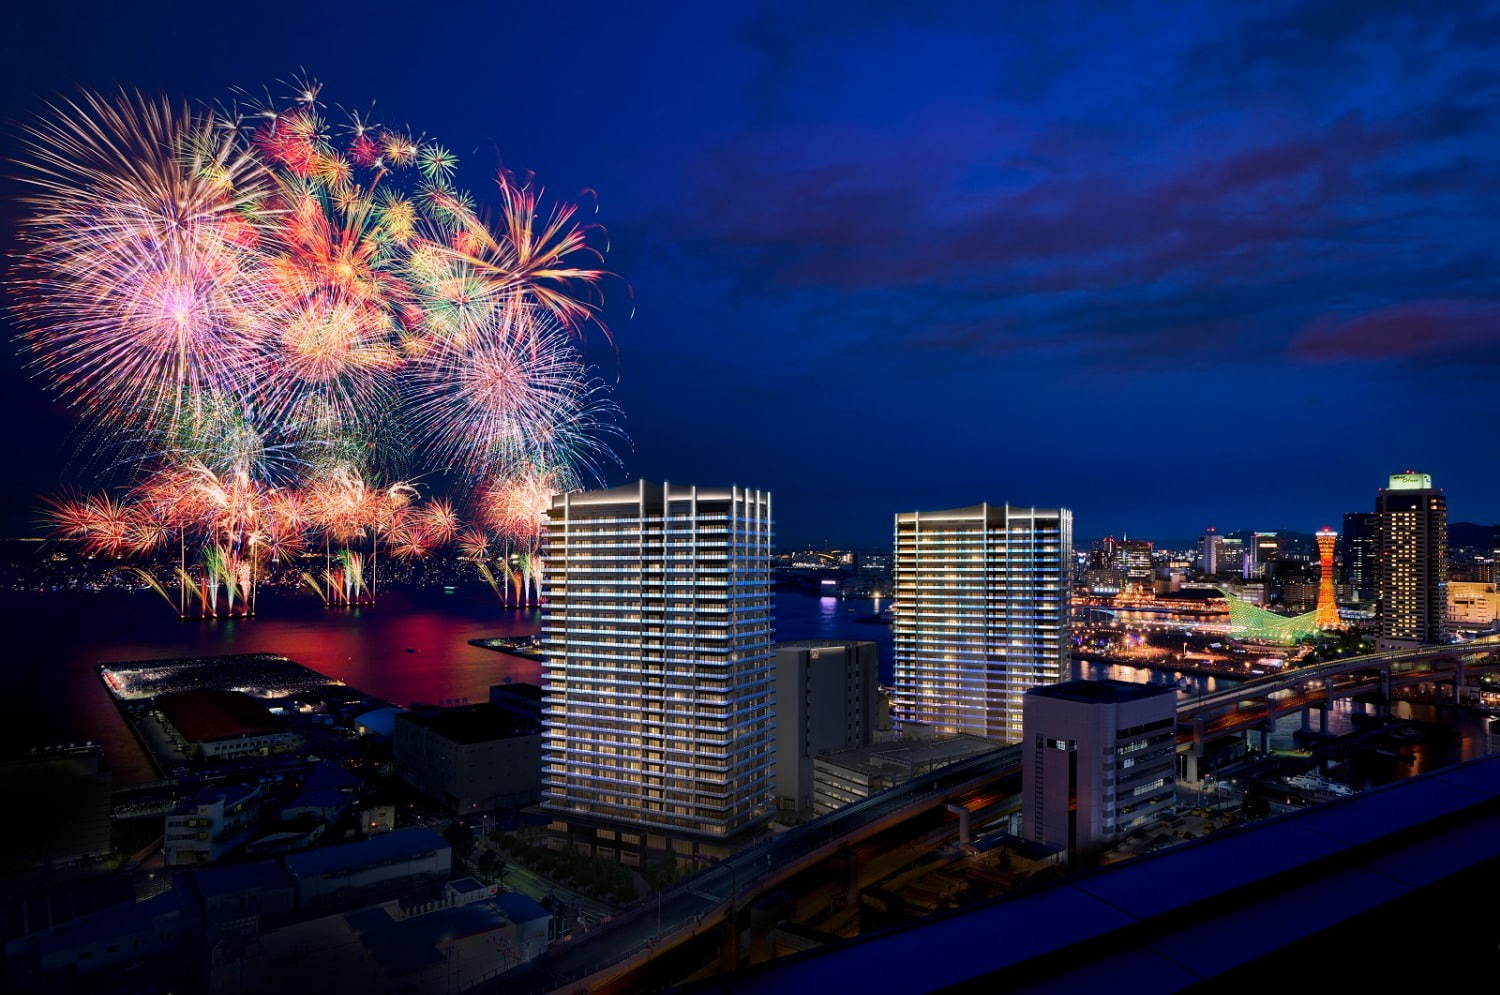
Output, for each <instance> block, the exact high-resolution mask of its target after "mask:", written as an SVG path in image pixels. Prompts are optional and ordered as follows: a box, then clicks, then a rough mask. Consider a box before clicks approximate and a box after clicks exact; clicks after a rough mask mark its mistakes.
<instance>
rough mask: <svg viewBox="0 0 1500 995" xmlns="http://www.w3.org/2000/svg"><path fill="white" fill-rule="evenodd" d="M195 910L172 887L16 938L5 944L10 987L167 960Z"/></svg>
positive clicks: (68, 981) (71, 980)
mask: <svg viewBox="0 0 1500 995" xmlns="http://www.w3.org/2000/svg"><path fill="white" fill-rule="evenodd" d="M192 913H193V910H192V909H191V907H190V906H189V905H187V903H185V902H184V900H183V896H182V894H181V893H180V892H178V891H177V890H176V889H172V890H169V891H165V892H163V893H161V894H159V895H156V896H154V897H152V898H148V899H146V900H145V901H141V902H123V903H121V904H119V905H112V906H110V907H108V908H106V909H101V910H100V911H98V912H95V913H93V914H91V915H86V916H82V917H80V918H78V919H74V920H71V921H69V922H65V923H63V924H61V925H59V926H53V927H52V928H50V929H47V930H43V931H41V932H39V933H34V934H32V935H30V936H27V937H24V938H20V939H16V940H12V941H10V942H9V943H7V944H6V946H5V981H6V984H7V986H8V987H7V990H8V991H24V990H26V989H28V988H30V987H32V986H33V985H37V984H39V983H40V979H41V978H43V977H44V976H46V977H51V978H54V979H59V980H61V981H63V982H65V983H64V984H63V985H61V986H59V987H56V988H52V989H46V990H56V991H71V990H73V989H74V988H75V987H79V986H80V985H81V981H80V979H84V978H94V977H97V976H98V975H101V974H103V973H104V972H106V971H110V970H116V969H120V968H125V967H128V966H131V965H135V964H139V963H142V962H146V961H161V960H164V959H166V958H167V957H168V955H169V954H171V953H172V952H173V951H174V950H176V949H177V947H178V946H179V945H180V944H181V943H182V940H183V938H184V936H185V935H187V933H188V932H189V930H190V929H191V928H192V924H193V914H192ZM105 990H108V989H105Z"/></svg>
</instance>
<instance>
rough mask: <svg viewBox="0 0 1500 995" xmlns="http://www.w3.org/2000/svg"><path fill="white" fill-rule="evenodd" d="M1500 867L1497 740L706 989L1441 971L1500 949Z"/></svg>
mask: <svg viewBox="0 0 1500 995" xmlns="http://www.w3.org/2000/svg"><path fill="white" fill-rule="evenodd" d="M1497 879H1500V756H1492V757H1486V758H1483V759H1480V760H1474V761H1471V762H1469V763H1466V764H1462V765H1459V766H1456V767H1450V768H1446V769H1443V770H1439V771H1436V772H1434V773H1432V774H1427V775H1424V776H1421V777H1416V778H1412V779H1410V780H1404V781H1397V782H1395V783H1393V784H1389V785H1386V786H1384V787H1381V788H1377V789H1374V790H1371V791H1367V792H1364V793H1363V794H1359V795H1355V796H1353V797H1351V798H1347V799H1342V800H1339V801H1335V802H1329V803H1327V804H1324V805H1321V806H1319V807H1317V808H1312V809H1308V810H1306V811H1302V812H1297V813H1294V814H1291V815H1287V816H1282V817H1280V818H1277V819H1272V820H1269V821H1266V822H1261V823H1255V824H1252V825H1249V826H1246V827H1244V828H1243V829H1240V830H1238V831H1233V832H1228V833H1225V834H1221V835H1218V836H1213V837H1209V838H1207V839H1203V840H1200V841H1198V842H1196V843H1190V844H1187V845H1184V846H1181V847H1177V848H1175V849H1171V850H1166V851H1163V852H1161V853H1159V854H1153V855H1150V856H1145V857H1139V858H1136V859H1134V860H1130V861H1126V862H1123V863H1120V864H1116V865H1112V866H1108V867H1104V868H1100V869H1098V870H1096V871H1093V872H1091V873H1088V874H1084V875H1081V876H1079V877H1077V878H1074V879H1072V880H1070V881H1066V882H1063V883H1060V884H1058V885H1057V886H1055V887H1052V888H1048V889H1046V890H1044V891H1041V892H1037V893H1034V894H1030V895H1023V896H1020V897H1016V898H1011V899H1008V900H1000V901H995V902H990V903H985V904H980V905H976V906H971V907H968V908H965V909H958V910H954V911H953V912H951V913H947V914H940V915H937V916H934V917H931V918H929V919H925V920H922V921H920V922H916V923H912V924H909V925H904V926H900V927H896V928H893V929H890V930H887V931H884V932H879V933H874V934H871V935H869V936H866V937H862V938H860V939H857V940H852V941H849V942H847V943H841V944H836V945H832V946H829V947H825V948H821V949H818V950H812V951H808V952H807V953H806V954H800V955H796V956H793V957H789V958H786V959H783V960H780V961H775V962H773V963H770V964H767V965H763V966H761V967H758V968H754V969H751V970H748V971H745V972H742V973H739V974H735V975H729V976H725V977H719V978H714V979H712V980H711V981H708V982H704V983H703V986H702V987H703V989H705V990H711V991H725V992H768V993H769V992H783V991H822V990H835V989H839V988H844V987H848V986H850V985H851V984H855V985H856V986H857V987H858V988H859V990H860V991H861V992H862V993H864V995H871V993H879V992H906V991H930V990H933V989H937V988H945V987H950V986H963V987H973V988H976V989H978V990H984V991H1038V992H1039V991H1047V992H1069V991H1094V990H1099V991H1104V990H1108V991H1109V992H1111V993H1112V995H1130V993H1134V992H1140V993H1147V992H1162V991H1177V990H1180V989H1183V988H1188V987H1191V986H1194V985H1201V984H1204V983H1205V982H1209V981H1210V980H1212V979H1216V978H1219V979H1222V978H1224V977H1225V976H1226V975H1228V974H1229V973H1230V972H1242V971H1243V969H1245V968H1247V967H1251V968H1252V970H1251V972H1250V973H1249V974H1241V973H1236V974H1235V977H1236V978H1239V977H1257V978H1262V979H1265V980H1268V981H1269V980H1270V979H1271V978H1272V977H1281V978H1285V979H1291V978H1295V979H1297V984H1299V985H1302V986H1304V987H1306V985H1305V979H1306V978H1307V977H1309V976H1312V975H1316V976H1318V977H1330V978H1343V979H1345V980H1347V978H1348V977H1351V976H1358V977H1361V978H1368V977H1371V976H1372V975H1373V973H1374V972H1387V973H1388V972H1391V971H1397V972H1399V971H1400V970H1402V968H1403V965H1404V966H1405V967H1407V968H1419V969H1420V970H1421V971H1423V972H1430V971H1431V970H1433V969H1434V964H1435V963H1436V962H1435V961H1434V960H1433V959H1432V958H1438V959H1439V960H1447V961H1449V962H1451V963H1456V964H1457V963H1479V962H1480V961H1481V960H1482V959H1483V958H1488V957H1492V956H1493V953H1494V938H1493V936H1491V935H1489V934H1490V933H1491V932H1492V929H1491V928H1490V925H1489V924H1490V923H1492V917H1486V916H1485V915H1483V913H1482V909H1483V905H1482V904H1481V905H1479V906H1475V905H1473V904H1470V903H1472V902H1473V901H1474V900H1475V899H1479V900H1480V901H1481V902H1483V895H1484V894H1485V893H1486V892H1487V891H1492V886H1493V885H1494V884H1495V883H1496V881H1497ZM1463 894H1468V896H1469V897H1468V899H1467V900H1465V899H1463V898H1462V897H1460V896H1462V895H1463ZM1455 903H1456V904H1455ZM1461 908H1463V909H1464V911H1460V909H1461ZM1471 927H1477V931H1476V928H1471ZM1423 933H1426V934H1429V935H1431V936H1432V937H1433V943H1432V944H1431V945H1425V949H1427V950H1428V951H1430V953H1431V957H1427V955H1426V954H1424V953H1423V950H1424V945H1423V944H1420V943H1413V942H1412V941H1411V939H1410V938H1409V937H1408V935H1407V934H1423ZM1002 938H1003V942H999V941H1000V940H1001V939H1002ZM1392 943H1393V944H1394V947H1392V946H1381V944H1392ZM1479 946H1482V947H1483V949H1478V947H1479ZM1470 948H1473V949H1470ZM1439 951H1441V952H1439ZM1412 958H1415V959H1414V960H1413V959H1412ZM1424 958H1426V959H1424ZM1262 966H1264V967H1265V970H1264V971H1262V970H1260V967H1262ZM1392 976H1393V975H1392Z"/></svg>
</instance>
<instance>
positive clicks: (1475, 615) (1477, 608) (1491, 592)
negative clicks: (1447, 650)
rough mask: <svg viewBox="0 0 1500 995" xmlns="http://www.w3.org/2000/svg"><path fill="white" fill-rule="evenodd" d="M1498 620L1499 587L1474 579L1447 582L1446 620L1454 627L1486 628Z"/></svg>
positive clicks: (1499, 606) (1499, 612)
mask: <svg viewBox="0 0 1500 995" xmlns="http://www.w3.org/2000/svg"><path fill="white" fill-rule="evenodd" d="M1497 620H1500V589H1497V587H1496V585H1494V584H1481V583H1478V582H1475V581H1458V580H1450V581H1449V582H1448V622H1449V624H1450V625H1451V626H1452V627H1453V628H1455V629H1488V628H1490V627H1491V626H1493V625H1494V624H1495V622H1496V621H1497Z"/></svg>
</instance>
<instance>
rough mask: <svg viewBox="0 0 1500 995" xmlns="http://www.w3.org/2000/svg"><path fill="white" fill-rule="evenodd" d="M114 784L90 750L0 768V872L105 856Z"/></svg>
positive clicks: (53, 752)
mask: <svg viewBox="0 0 1500 995" xmlns="http://www.w3.org/2000/svg"><path fill="white" fill-rule="evenodd" d="M112 786H113V778H112V777H111V776H110V771H109V768H108V767H107V766H105V763H104V755H103V753H102V752H101V750H100V748H99V747H98V746H95V745H92V744H90V745H87V746H72V747H63V748H57V749H49V750H37V751H34V752H32V753H28V754H26V755H25V756H21V757H16V758H15V759H12V760H6V761H4V762H0V797H3V798H4V799H5V806H6V809H7V810H8V811H7V813H6V816H5V818H4V819H3V820H0V871H3V872H6V873H11V872H17V871H24V870H29V869H32V868H36V867H62V866H67V865H69V864H76V863H79V862H80V861H84V860H93V859H98V858H100V857H106V856H108V855H109V852H110V840H109V820H110V812H111V801H110V790H111V788H112Z"/></svg>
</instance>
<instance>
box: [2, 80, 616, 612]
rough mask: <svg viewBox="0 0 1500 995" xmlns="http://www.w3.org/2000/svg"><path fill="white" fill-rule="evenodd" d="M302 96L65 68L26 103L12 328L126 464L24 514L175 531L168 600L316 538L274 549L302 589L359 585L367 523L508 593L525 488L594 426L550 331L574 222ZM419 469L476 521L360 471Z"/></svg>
mask: <svg viewBox="0 0 1500 995" xmlns="http://www.w3.org/2000/svg"><path fill="white" fill-rule="evenodd" d="M320 97H321V87H320V86H319V85H318V84H317V83H316V82H313V81H310V80H297V81H295V82H294V84H293V86H292V88H291V94H290V97H289V98H288V99H286V100H282V101H277V100H274V99H271V98H270V97H269V96H268V97H267V98H266V99H265V100H263V101H257V102H255V103H239V104H235V105H232V106H230V107H229V108H228V109H225V108H222V107H221V108H217V109H213V108H207V107H195V106H191V105H186V104H178V103H174V102H172V101H169V100H166V99H162V98H148V97H144V96H141V95H139V94H135V93H130V92H123V91H122V92H121V93H120V94H118V95H115V96H103V95H98V94H86V95H84V96H82V97H80V98H78V99H76V100H72V101H62V102H59V103H57V104H55V105H52V106H50V107H49V108H48V113H47V115H46V116H45V117H44V119H43V120H42V121H41V122H40V123H39V124H37V125H36V126H35V127H34V128H33V129H32V130H31V132H30V134H29V138H28V143H27V152H28V159H29V161H28V162H27V163H26V164H25V165H26V173H25V180H26V182H27V183H28V184H29V185H30V191H31V192H30V196H29V197H28V199H27V206H28V214H27V215H26V216H25V217H24V218H23V220H22V222H21V225H20V233H21V239H22V242H23V246H24V252H23V254H22V257H21V259H20V261H19V264H18V266H17V267H16V268H15V270H14V273H15V277H14V280H13V289H14V290H15V291H16V297H17V300H18V301H19V303H18V304H17V305H16V309H17V311H18V313H19V314H20V316H21V318H22V320H23V322H24V326H25V329H26V331H25V332H24V333H23V335H22V336H21V342H22V347H23V349H24V350H25V351H26V352H27V353H28V355H29V356H30V359H31V361H32V363H33V365H34V367H35V368H36V370H37V371H38V373H39V374H40V375H41V376H42V377H43V378H45V380H46V381H47V382H48V384H49V386H50V387H51V389H53V390H54V391H56V392H57V394H58V395H59V396H60V397H62V398H63V399H64V400H66V401H67V402H68V403H70V404H71V405H73V406H74V407H75V408H76V409H77V410H78V411H79V414H80V416H81V422H82V424H83V425H84V426H85V427H86V430H87V432H88V433H89V434H88V435H87V436H86V438H88V440H89V441H90V443H91V444H93V445H94V446H95V447H96V448H97V449H98V450H99V451H100V454H101V459H102V461H103V462H104V463H105V464H107V465H108V466H109V467H110V468H112V469H118V468H120V467H129V468H131V470H132V472H133V474H134V479H133V482H132V484H131V486H130V487H129V489H128V490H127V491H126V492H125V494H124V496H123V497H120V498H115V497H111V496H109V495H95V496H90V497H82V498H67V499H59V500H57V501H54V502H51V503H50V505H49V508H48V511H47V516H48V521H49V522H50V524H51V525H52V528H53V531H54V534H56V535H58V536H61V537H64V538H67V539H70V540H74V541H77V542H79V543H80V544H82V546H83V548H85V549H86V550H88V551H89V552H90V554H92V555H101V556H111V557H116V556H131V555H134V556H141V557H151V556H154V555H156V554H158V553H161V552H163V551H165V550H168V549H172V548H173V547H175V551H176V553H177V559H178V562H177V566H176V574H177V580H178V587H179V597H178V607H179V610H180V611H181V612H182V613H183V614H188V613H189V605H190V603H191V602H193V601H194V600H196V603H197V610H199V611H201V613H204V614H222V613H226V612H227V613H239V612H253V611H254V605H255V591H256V585H257V583H258V579H259V578H260V576H261V575H262V574H263V572H264V571H265V570H267V569H268V568H269V567H268V565H270V564H280V563H284V562H294V561H298V560H301V559H303V558H305V557H308V556H310V555H312V554H311V553H310V552H309V549H310V547H312V545H313V544H314V542H315V541H318V540H320V542H319V544H321V545H322V546H323V547H324V549H323V556H324V568H323V571H322V575H321V577H314V576H313V575H312V574H311V573H310V572H304V576H305V577H306V579H307V580H308V582H309V586H311V587H313V588H314V589H317V590H319V591H320V592H321V593H322V594H323V596H324V598H325V600H328V601H330V603H357V602H359V601H361V600H362V599H364V598H366V597H373V592H374V588H375V581H376V577H377V573H378V566H379V560H380V553H381V551H382V549H384V550H385V551H386V552H387V553H388V555H393V556H396V557H398V558H418V557H423V556H427V555H429V554H431V553H433V552H434V551H436V550H439V549H442V548H444V547H446V546H449V545H450V544H452V545H453V546H454V547H455V548H456V550H457V551H458V552H459V554H460V555H462V556H463V557H465V558H468V559H472V560H474V561H476V563H478V564H479V565H480V566H481V567H484V565H485V563H486V562H487V561H491V560H492V559H493V561H494V563H495V565H496V567H497V568H498V569H500V570H501V571H503V572H504V573H505V574H506V577H507V581H508V582H514V583H516V584H517V585H519V586H518V588H517V591H518V594H517V597H518V598H522V597H525V595H524V591H525V589H526V588H527V586H528V584H529V583H530V580H529V579H532V578H535V577H536V576H537V575H538V574H539V572H540V549H539V522H540V519H539V518H538V517H537V509H538V508H540V507H543V506H544V505H545V501H546V500H547V498H548V497H549V496H550V494H551V493H552V492H553V491H554V490H557V489H564V488H568V487H572V486H577V484H578V483H579V482H581V481H583V480H586V479H588V478H590V477H598V476H599V475H600V470H601V468H602V467H603V466H604V465H605V464H607V462H608V461H609V460H610V459H611V458H612V455H613V454H612V452H611V446H610V443H611V441H612V440H613V438H614V437H615V436H616V435H617V434H618V432H617V430H616V429H615V428H614V421H615V415H616V411H615V408H614V406H613V404H612V402H610V400H609V398H608V394H607V391H606V389H605V386H604V384H603V383H602V382H601V381H600V380H599V379H598V378H597V377H596V376H595V375H594V374H593V372H592V371H591V370H590V368H589V367H588V365H587V364H586V362H585V361H584V360H583V358H582V355H581V353H580V351H579V349H578V347H577V346H576V345H575V344H574V339H575V337H576V336H577V335H579V334H581V333H582V332H583V331H584V329H585V326H586V325H589V324H591V323H597V322H598V318H599V311H600V306H601V298H600V295H599V291H600V288H601V286H602V284H603V281H604V279H605V278H606V274H605V272H604V271H603V270H602V269H601V268H599V266H598V264H599V261H600V259H601V258H602V255H601V253H600V252H599V251H598V250H597V249H596V248H594V247H593V246H592V245H591V244H590V240H591V236H592V232H593V228H592V226H589V225H586V224H584V223H582V221H581V220H580V215H579V212H578V210H577V208H576V207H574V206H572V205H567V204H548V203H544V200H543V198H542V193H541V190H540V189H539V188H535V187H533V186H532V184H531V182H530V180H529V178H528V179H526V180H523V181H519V182H518V181H517V180H516V179H515V178H514V177H513V176H512V175H511V174H509V173H502V174H501V175H500V178H499V204H498V209H497V212H496V215H495V220H494V222H493V223H489V222H487V221H486V220H485V219H484V217H482V216H481V214H480V212H479V209H478V208H476V206H475V202H474V199H473V198H472V197H471V196H470V195H469V194H468V193H466V192H465V191H463V190H461V189H458V188H457V187H456V186H455V185H454V181H455V179H456V178H457V174H458V168H459V162H458V159H457V157H455V156H454V155H453V154H452V153H451V152H450V151H449V150H448V149H447V148H446V147H444V146H443V145H441V144H439V143H438V142H435V141H431V140H428V139H426V138H423V137H416V138H414V137H412V135H411V133H409V132H407V131H404V130H402V129H397V128H389V127H384V126H381V125H378V124H374V123H372V122H371V121H370V120H369V118H368V116H367V115H363V114H358V113H356V114H353V115H350V117H349V120H348V122H347V124H344V125H342V126H338V125H334V126H330V124H329V122H328V121H327V120H326V119H325V117H324V105H323V103H322V102H321V100H320ZM601 327H602V326H601ZM414 459H421V460H426V461H428V465H426V466H422V467H412V466H411V463H412V462H413V460H414ZM430 468H437V469H442V470H444V471H456V473H457V478H456V479H457V483H458V489H459V491H460V492H464V493H468V494H469V495H470V496H471V498H472V499H473V501H474V503H475V509H474V510H475V513H476V517H477V518H478V519H479V522H480V525H481V527H479V528H475V527H470V528H465V527H464V526H463V524H462V523H461V521H460V519H459V516H458V514H457V513H456V511H455V510H454V508H453V506H452V505H451V504H449V503H448V502H446V501H435V500H428V501H425V502H424V501H421V500H420V499H419V495H418V494H417V492H416V490H415V489H414V488H413V487H412V486H410V485H409V484H404V483H403V484H395V485H389V486H385V485H376V484H375V483H373V481H374V480H375V479H377V478H379V477H382V476H386V477H390V476H400V475H401V474H403V473H405V472H408V471H409V470H410V469H430ZM538 468H546V469H545V470H539V469H538ZM137 569H141V570H145V568H144V567H141V568H137ZM485 569H488V568H487V567H486V568H485ZM491 576H493V574H491ZM517 578H520V579H519V580H518V579H517ZM496 586H497V590H500V587H499V585H496ZM507 586H508V585H507ZM155 587H156V589H157V591H158V593H160V594H162V595H163V596H164V597H165V596H166V595H165V588H164V587H163V586H162V585H161V584H159V583H157V584H155ZM169 600H170V599H169Z"/></svg>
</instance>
